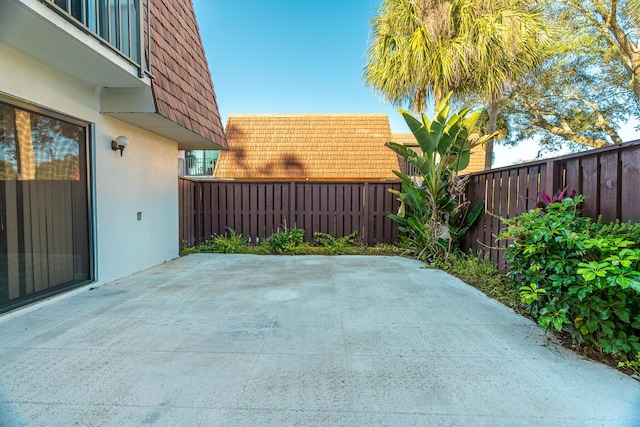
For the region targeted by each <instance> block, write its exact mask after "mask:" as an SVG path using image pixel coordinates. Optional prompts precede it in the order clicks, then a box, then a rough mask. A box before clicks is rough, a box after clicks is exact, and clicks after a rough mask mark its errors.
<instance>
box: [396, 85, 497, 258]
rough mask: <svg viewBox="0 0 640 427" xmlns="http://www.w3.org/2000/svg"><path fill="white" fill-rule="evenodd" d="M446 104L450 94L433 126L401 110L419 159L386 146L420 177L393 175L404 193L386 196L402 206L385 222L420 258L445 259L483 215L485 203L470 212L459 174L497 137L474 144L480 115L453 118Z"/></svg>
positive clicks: (463, 112) (439, 107)
mask: <svg viewBox="0 0 640 427" xmlns="http://www.w3.org/2000/svg"><path fill="white" fill-rule="evenodd" d="M450 98H451V94H448V95H447V96H446V97H444V98H443V99H442V101H440V103H438V105H437V106H436V110H435V114H434V118H433V120H430V119H429V118H428V117H427V116H426V115H425V114H422V115H421V118H422V121H420V120H419V119H417V118H416V117H414V116H413V115H411V113H409V112H408V111H406V110H403V109H400V110H399V112H400V114H402V116H403V117H404V119H405V121H406V122H407V125H408V126H409V129H410V130H411V132H412V133H413V135H414V136H415V138H416V141H417V142H418V145H419V146H420V149H421V150H422V154H420V153H416V152H415V151H413V150H411V149H409V148H407V147H405V146H404V145H401V144H397V143H395V142H388V143H387V144H385V145H386V146H387V147H388V148H390V149H392V150H393V151H395V152H396V153H397V154H399V155H400V156H402V157H403V158H404V159H405V161H406V162H407V163H408V164H410V165H413V166H414V167H415V169H416V170H417V171H419V173H420V175H419V176H414V177H410V176H408V175H406V174H404V173H402V172H399V171H393V172H394V173H395V174H396V175H397V176H398V178H400V180H401V181H402V187H401V191H397V190H389V191H391V192H392V193H394V194H395V195H396V196H397V197H398V200H399V201H400V209H399V211H398V213H396V214H389V217H390V218H391V219H393V220H394V221H396V222H398V224H399V229H400V230H401V231H404V232H406V233H407V234H408V236H409V238H410V240H411V242H412V245H414V246H415V248H414V249H416V252H418V256H419V257H420V256H422V255H423V254H425V252H426V251H429V252H431V253H432V254H433V255H439V254H442V255H445V257H446V256H448V254H449V253H450V252H451V250H452V249H453V246H454V245H455V244H456V242H458V241H459V240H460V239H461V238H462V237H463V236H464V234H465V233H466V232H467V230H468V229H469V227H471V225H473V224H474V223H475V222H476V221H477V220H478V219H479V218H480V216H481V215H482V213H483V212H484V202H480V203H478V204H477V205H475V206H474V207H473V208H471V209H469V202H468V201H466V200H465V195H464V190H465V187H466V183H467V181H468V177H460V176H459V175H458V173H459V172H460V171H461V170H463V169H464V168H466V167H467V166H468V165H469V160H470V158H471V150H472V148H474V147H476V146H478V145H481V144H485V143H486V142H487V141H488V140H490V139H491V138H493V137H495V136H496V135H497V132H496V133H493V134H491V135H484V136H482V137H477V138H473V139H472V138H471V137H470V135H471V132H472V130H473V129H474V127H475V124H476V122H477V120H478V118H479V117H480V114H481V111H475V112H470V109H469V108H464V109H462V110H460V111H458V112H457V113H454V114H451V104H450Z"/></svg>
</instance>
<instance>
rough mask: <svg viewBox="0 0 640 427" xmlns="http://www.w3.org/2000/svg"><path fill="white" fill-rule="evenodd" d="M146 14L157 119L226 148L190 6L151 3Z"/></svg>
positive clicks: (178, 1)
mask: <svg viewBox="0 0 640 427" xmlns="http://www.w3.org/2000/svg"><path fill="white" fill-rule="evenodd" d="M145 3H146V2H145ZM149 14H150V19H149V24H150V27H151V61H150V65H151V74H152V75H153V76H154V77H155V78H154V79H152V83H151V85H152V90H153V96H154V99H155V103H156V109H157V112H158V114H160V115H161V116H163V117H165V118H167V119H169V120H171V121H172V122H174V123H177V124H179V125H180V126H182V127H184V128H186V129H188V130H190V131H192V132H194V133H196V134H198V135H200V136H202V137H204V138H206V139H208V140H209V141H212V142H215V143H216V144H218V145H220V146H221V147H224V148H226V147H227V143H226V140H225V134H224V130H223V128H222V121H221V120H220V113H219V110H218V104H217V101H216V95H215V92H214V89H213V83H212V81H211V74H210V73H209V66H208V64H207V60H206V57H205V54H204V48H203V47H202V40H201V38H200V31H199V28H198V24H197V22H196V16H195V11H194V9H193V3H192V2H191V0H187V1H185V0H162V1H152V2H150V3H149ZM145 31H146V29H145Z"/></svg>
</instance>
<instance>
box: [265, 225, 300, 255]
mask: <svg viewBox="0 0 640 427" xmlns="http://www.w3.org/2000/svg"><path fill="white" fill-rule="evenodd" d="M303 241H304V230H301V229H299V228H291V229H288V228H287V227H286V224H285V225H284V231H278V232H277V233H274V234H272V235H271V237H269V238H268V239H267V244H268V245H269V247H271V250H272V251H273V252H275V253H288V252H291V251H292V250H293V249H295V248H297V247H298V246H300V245H301V244H302V242H303Z"/></svg>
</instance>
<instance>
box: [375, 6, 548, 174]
mask: <svg viewBox="0 0 640 427" xmlns="http://www.w3.org/2000/svg"><path fill="white" fill-rule="evenodd" d="M371 28H372V33H373V39H372V42H371V45H370V46H369V49H368V58H367V64H366V66H365V72H364V80H365V83H366V84H367V85H369V86H370V87H372V88H373V89H374V90H375V91H377V92H379V93H381V94H382V95H383V97H384V98H386V100H387V101H389V102H391V103H392V104H395V105H398V106H403V105H405V104H406V103H409V104H410V108H411V109H412V110H413V111H414V112H421V111H424V110H425V107H426V101H427V99H428V98H431V99H433V101H434V103H435V104H437V103H438V102H439V101H440V100H441V99H442V98H443V97H444V96H445V94H447V93H448V92H450V91H453V92H455V93H456V94H457V95H458V96H462V95H468V94H472V95H476V96H481V97H482V98H483V99H485V100H487V105H488V110H489V129H488V131H489V133H493V132H494V130H495V123H496V118H497V115H498V106H499V102H500V99H501V97H502V94H503V93H504V92H505V91H506V90H507V89H508V88H509V85H510V83H511V82H512V81H513V80H515V79H517V78H518V77H521V76H523V75H525V74H526V73H527V72H529V71H531V70H532V69H534V68H535V67H536V66H538V65H539V64H540V63H541V62H542V59H543V57H544V54H545V52H546V49H545V47H546V38H547V33H546V27H545V25H544V24H543V21H542V16H541V15H540V14H539V13H537V12H536V11H533V10H531V8H529V7H528V6H526V5H525V2H524V1H523V0H383V2H382V4H381V6H380V8H379V10H378V14H377V16H376V17H374V19H373V20H372V22H371ZM486 152H487V154H486V158H485V168H490V167H491V161H492V157H493V142H492V140H490V141H489V142H487V146H486Z"/></svg>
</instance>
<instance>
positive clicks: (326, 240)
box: [313, 231, 358, 255]
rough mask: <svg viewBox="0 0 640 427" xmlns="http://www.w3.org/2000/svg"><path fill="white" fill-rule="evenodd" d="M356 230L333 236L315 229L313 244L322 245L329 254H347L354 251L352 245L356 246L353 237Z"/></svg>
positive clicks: (355, 234)
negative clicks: (346, 234)
mask: <svg viewBox="0 0 640 427" xmlns="http://www.w3.org/2000/svg"><path fill="white" fill-rule="evenodd" d="M357 234H358V232H357V231H354V232H353V233H351V234H349V235H348V236H344V237H339V238H335V237H333V236H332V235H330V234H327V233H321V232H319V231H316V232H315V233H314V234H313V236H314V241H315V244H316V245H318V246H322V247H323V248H324V249H325V252H326V253H328V254H330V255H347V254H352V253H354V246H357V243H356V241H355V237H356V236H357Z"/></svg>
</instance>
